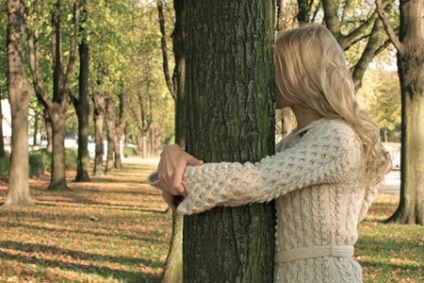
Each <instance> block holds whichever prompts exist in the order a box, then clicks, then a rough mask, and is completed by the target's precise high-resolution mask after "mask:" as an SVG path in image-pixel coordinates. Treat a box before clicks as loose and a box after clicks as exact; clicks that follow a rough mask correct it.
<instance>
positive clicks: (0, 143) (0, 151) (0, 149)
mask: <svg viewBox="0 0 424 283" xmlns="http://www.w3.org/2000/svg"><path fill="white" fill-rule="evenodd" d="M5 157H6V151H5V150H4V135H3V109H2V103H1V97H0V158H5Z"/></svg>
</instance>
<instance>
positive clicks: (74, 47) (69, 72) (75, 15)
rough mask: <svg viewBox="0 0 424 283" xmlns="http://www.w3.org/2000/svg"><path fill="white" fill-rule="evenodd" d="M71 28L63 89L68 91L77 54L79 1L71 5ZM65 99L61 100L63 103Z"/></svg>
mask: <svg viewBox="0 0 424 283" xmlns="http://www.w3.org/2000/svg"><path fill="white" fill-rule="evenodd" d="M72 21H73V27H72V37H71V47H70V51H69V62H68V67H67V69H66V75H65V81H64V89H65V90H67V89H69V85H70V81H71V75H72V72H73V69H74V65H75V60H76V53H77V37H78V24H79V1H75V3H74V5H73V19H72ZM64 100H66V99H63V100H62V101H64Z"/></svg>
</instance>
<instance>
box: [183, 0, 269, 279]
mask: <svg viewBox="0 0 424 283" xmlns="http://www.w3.org/2000/svg"><path fill="white" fill-rule="evenodd" d="M184 4H185V11H186V22H185V28H184V30H185V31H187V34H190V36H189V37H187V38H186V48H185V50H186V52H187V53H186V80H185V91H184V96H185V98H186V102H187V107H188V108H187V109H188V113H187V134H186V145H187V146H186V149H187V151H188V152H190V153H191V154H193V155H194V156H196V157H198V158H200V159H201V160H204V161H206V162H220V161H229V162H233V161H238V162H246V161H251V162H256V161H259V160H260V159H261V158H262V157H264V156H265V155H270V154H273V151H274V130H275V128H274V111H273V99H272V96H273V95H272V94H273V93H274V75H273V72H272V70H273V64H272V58H273V56H272V46H273V35H274V28H275V25H274V14H275V11H274V8H275V5H274V4H275V3H274V1H266V2H264V1H262V0H256V1H231V0H228V1H224V2H222V1H221V2H220V5H216V3H215V2H213V1H186V2H184ZM211 15H213V16H211ZM228 27H242V28H234V29H228ZM205 30H207V32H205ZM223 31H225V32H223ZM211 46H213V48H212V47H211ZM274 227H275V208H274V203H273V202H272V203H267V204H252V205H248V206H242V207H237V208H222V207H218V208H214V209H212V210H210V211H208V212H205V213H201V214H198V215H193V216H187V217H185V218H184V230H183V234H184V235H183V240H184V243H183V263H184V266H183V281H184V282H185V283H189V282H252V283H256V282H273V275H274V274H273V270H274V242H275V239H274V233H275V231H274ZM211 252H212V253H213V256H207V255H211Z"/></svg>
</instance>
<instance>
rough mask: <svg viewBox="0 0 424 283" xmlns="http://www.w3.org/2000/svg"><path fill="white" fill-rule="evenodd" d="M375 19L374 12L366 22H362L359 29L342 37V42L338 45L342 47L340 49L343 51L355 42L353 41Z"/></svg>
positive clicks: (375, 14)
mask: <svg viewBox="0 0 424 283" xmlns="http://www.w3.org/2000/svg"><path fill="white" fill-rule="evenodd" d="M376 18H377V13H376V12H374V13H373V14H372V15H371V16H370V17H369V18H368V19H367V20H366V21H364V22H363V23H362V24H361V25H360V26H359V27H357V28H356V29H354V30H353V31H352V32H351V33H349V34H348V35H346V36H344V37H343V39H342V42H341V43H340V45H341V46H342V49H343V50H345V49H347V47H348V46H349V45H351V44H352V42H354V41H355V39H356V38H357V37H358V36H359V35H361V34H362V33H363V32H364V31H365V30H366V29H367V28H368V27H369V26H370V25H371V24H373V23H374V21H375V19H376Z"/></svg>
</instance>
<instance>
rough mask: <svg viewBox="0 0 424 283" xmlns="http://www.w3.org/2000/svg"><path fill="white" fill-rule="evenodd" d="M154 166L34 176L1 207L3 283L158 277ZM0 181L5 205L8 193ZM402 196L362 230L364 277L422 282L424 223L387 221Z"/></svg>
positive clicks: (162, 247)
mask: <svg viewBox="0 0 424 283" xmlns="http://www.w3.org/2000/svg"><path fill="white" fill-rule="evenodd" d="M153 169H154V166H153V165H140V164H139V165H130V164H126V165H125V167H124V169H122V170H116V171H112V172H110V173H109V174H107V175H105V176H102V177H94V178H93V182H91V183H74V182H71V180H73V177H74V176H75V172H70V173H69V183H68V185H69V187H71V189H72V191H71V192H47V191H46V190H45V188H46V187H47V185H48V181H49V176H42V177H41V178H38V179H33V180H31V194H32V196H33V199H34V201H35V202H36V204H37V205H36V206H35V207H31V208H0V227H1V228H0V229H1V230H0V282H26V283H29V282H33V283H35V282H43V283H49V282H96V283H97V282H142V283H143V282H146V283H148V282H160V276H161V273H162V266H163V263H164V262H165V259H166V254H167V249H168V242H169V239H170V236H171V222H172V219H171V218H172V217H171V215H170V214H169V213H166V212H165V210H166V206H165V205H164V203H163V202H162V201H161V196H160V192H159V191H158V190H157V189H154V188H152V187H151V186H149V185H147V184H146V182H145V179H146V177H147V175H148V173H149V172H150V171H151V170H153ZM6 190H7V187H6V184H2V185H1V186H0V203H1V202H3V201H4V198H5V196H6ZM397 201H398V197H397V196H393V195H383V194H382V195H379V196H378V198H377V200H376V202H375V204H374V205H373V206H372V207H371V210H370V213H369V215H368V216H367V219H366V221H364V222H362V223H361V224H360V227H359V233H360V239H359V241H358V244H357V246H356V253H355V257H356V259H357V260H358V261H359V262H360V263H361V265H362V266H363V267H364V282H370V283H371V282H424V271H423V270H424V240H423V236H422V235H423V234H424V228H423V227H422V226H405V225H394V224H390V225H387V224H382V222H381V221H382V220H384V219H385V218H386V217H388V216H389V215H390V214H391V213H392V212H393V211H394V210H395V209H396V205H397Z"/></svg>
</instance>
